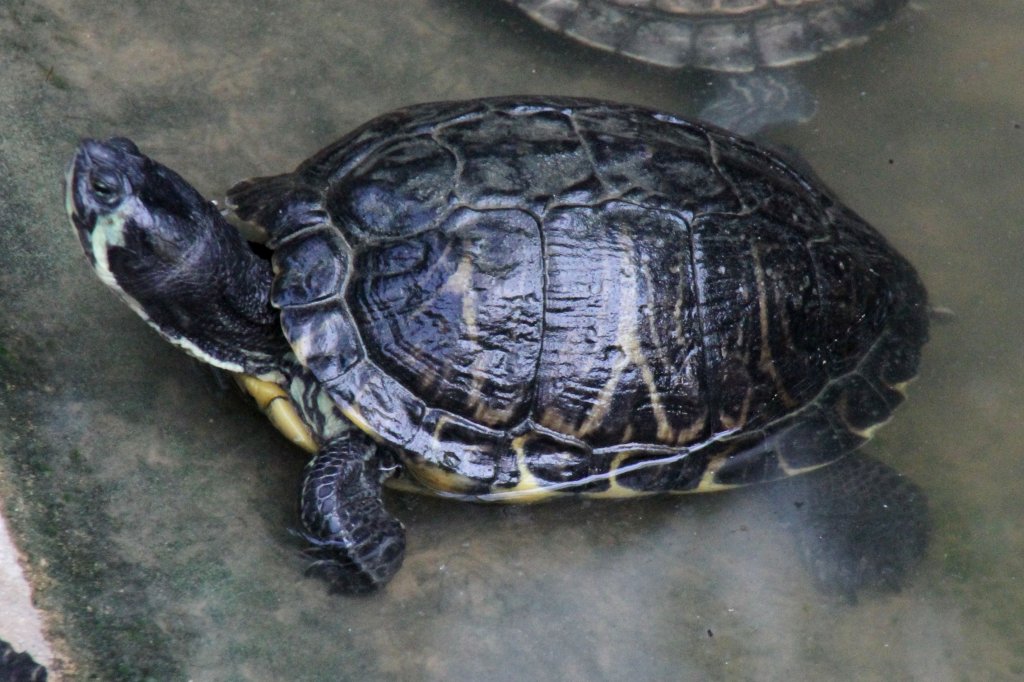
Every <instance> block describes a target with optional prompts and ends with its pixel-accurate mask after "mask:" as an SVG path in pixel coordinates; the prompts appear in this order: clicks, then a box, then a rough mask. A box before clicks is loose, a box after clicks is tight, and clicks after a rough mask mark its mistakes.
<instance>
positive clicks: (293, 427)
mask: <svg viewBox="0 0 1024 682" xmlns="http://www.w3.org/2000/svg"><path fill="white" fill-rule="evenodd" d="M234 377H235V381H236V382H237V383H238V385H239V386H241V387H242V390H244V391H245V392H246V393H248V394H249V395H251V396H252V397H253V399H254V400H255V401H256V404H257V405H258V406H259V408H260V410H261V411H262V412H263V414H265V415H266V416H267V419H269V420H270V423H271V424H273V425H274V427H275V428H276V429H277V430H278V431H280V432H281V433H282V434H283V435H284V436H285V438H287V439H288V440H290V441H291V442H293V443H295V444H296V445H298V446H299V447H300V448H302V449H303V450H306V451H307V452H316V451H317V450H318V449H319V447H318V446H317V443H316V440H314V438H313V434H312V432H311V431H310V430H309V427H308V426H307V425H306V422H305V420H303V419H302V416H301V415H300V414H299V412H298V410H296V409H295V405H294V404H293V403H292V401H291V398H290V397H289V395H288V393H287V392H285V390H284V389H283V388H281V387H280V386H278V385H277V384H275V383H272V382H270V381H264V380H262V379H257V378H256V377H253V376H249V375H248V374H237V373H236V374H235V375H234Z"/></svg>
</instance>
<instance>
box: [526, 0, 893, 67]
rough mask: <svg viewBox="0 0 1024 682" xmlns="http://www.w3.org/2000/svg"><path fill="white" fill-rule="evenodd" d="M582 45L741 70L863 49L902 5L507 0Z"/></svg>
mask: <svg viewBox="0 0 1024 682" xmlns="http://www.w3.org/2000/svg"><path fill="white" fill-rule="evenodd" d="M506 1H507V2H509V3H511V4H512V5H515V6H516V7H518V8H519V9H521V10H522V11H523V12H525V13H526V14H527V15H529V16H530V17H531V18H533V19H534V20H535V21H537V22H539V23H540V24H542V25H544V26H546V27H547V28H549V29H552V30H554V31H558V32H560V33H564V34H566V35H568V36H570V37H572V38H574V39H576V40H578V41H580V42H582V43H585V44H587V45H590V46H592V47H597V48H600V49H603V50H609V51H612V52H618V53H620V54H623V55H625V56H627V57H632V58H634V59H638V60H640V61H644V62H650V63H652V64H658V65H661V66H669V67H682V66H689V67H695V68H699V69H708V70H712V71H730V72H743V71H751V70H753V69H756V68H758V67H762V66H768V67H776V66H789V65H791V64H796V63H799V62H804V61H808V60H810V59H814V58H815V57H817V56H818V55H820V54H822V53H823V52H828V51H830V50H836V49H839V48H843V47H846V46H848V45H854V44H857V43H861V42H863V41H864V40H866V39H867V36H868V35H869V34H870V33H871V31H872V30H874V29H876V28H878V27H879V26H881V25H882V24H883V23H884V22H885V21H887V20H888V19H890V18H891V17H892V16H893V15H894V14H895V13H896V12H897V11H898V10H899V9H901V8H902V7H903V6H904V5H906V4H907V2H906V0H506Z"/></svg>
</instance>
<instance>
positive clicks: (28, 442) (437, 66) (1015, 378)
mask: <svg viewBox="0 0 1024 682" xmlns="http://www.w3.org/2000/svg"><path fill="white" fill-rule="evenodd" d="M98 4H100V3H93V2H87V1H85V0H72V1H68V0H60V1H58V0H40V1H28V0H9V1H8V2H6V3H5V4H3V5H2V6H0V66H2V68H0V293H2V295H3V307H2V309H0V373H2V374H0V380H2V381H3V389H2V392H0V420H2V421H0V423H2V424H3V427H2V431H0V495H2V498H3V504H4V508H5V511H6V513H7V515H8V520H9V522H10V525H11V529H12V532H14V533H15V535H16V536H17V538H18V540H19V544H20V545H21V547H22V549H23V550H24V552H25V553H26V554H27V555H28V556H29V558H30V574H31V577H32V579H33V583H34V586H35V589H36V599H37V602H38V603H39V605H40V606H41V607H42V608H43V609H44V611H45V613H46V617H47V628H48V633H49V635H50V637H51V639H52V640H53V641H54V643H55V645H56V647H57V650H58V652H59V659H60V660H59V662H58V666H57V667H58V668H62V669H63V670H64V671H65V672H66V673H68V675H69V677H76V676H81V677H85V676H87V675H88V674H90V673H91V674H95V675H97V676H98V678H99V679H140V678H143V677H147V676H149V677H152V678H155V679H186V678H192V679H230V680H234V679H238V680H262V679H275V678H276V679H282V678H292V679H318V678H330V679H464V678H471V677H483V676H487V677H489V678H492V679H530V678H546V677H548V678H563V679H565V678H568V679H584V678H586V679H615V678H621V677H625V676H627V675H628V676H630V677H631V678H635V679H658V678H661V679H665V678H674V679H691V678H692V679H783V678H789V679H792V678H797V679H801V678H804V679H806V678H811V677H812V676H813V677H820V678H844V677H845V678H850V677H853V676H856V677H858V678H859V679H879V680H882V679H928V680H942V679H952V680H955V679H972V680H977V679H993V680H995V679H1010V678H1016V677H1020V676H1022V675H1024V653H1022V649H1021V646H1020V643H1021V641H1024V626H1022V625H1021V622H1020V614H1021V613H1022V612H1024V532H1022V531H1021V527H1020V519H1021V518H1022V515H1024V502H1022V500H1024V456H1022V455H1024V445H1022V444H1024V426H1022V420H1021V419H1020V414H1021V408H1020V405H1021V403H1022V399H1024V395H1022V394H1024V352H1022V350H1021V347H1020V336H1021V331H1022V330H1024V305H1022V304H1021V295H1020V292H1021V291H1022V290H1024V255H1022V254H1024V226H1022V224H1021V222H1022V216H1024V191H1022V190H1024V130H1022V126H1024V89H1022V88H1021V86H1020V74H1021V73H1022V72H1024V42H1022V41H1021V39H1020V36H1021V35H1024V11H1022V9H1021V6H1020V3H1019V2H1017V0H1002V1H1001V2H990V3H961V2H954V1H953V0H932V1H930V2H922V3H920V5H919V6H917V7H915V8H914V9H912V10H911V11H909V12H907V13H906V14H905V16H904V17H903V18H902V19H901V20H900V21H898V22H897V23H896V24H895V25H894V26H891V27H890V28H889V29H888V30H886V31H884V32H883V33H881V34H879V35H877V36H875V37H874V38H873V39H872V40H871V41H870V42H869V43H868V44H867V45H865V46H863V47H860V48H855V49H851V50H847V51H844V52H841V53H836V54H834V55H830V56H828V57H826V58H824V59H821V60H818V61H816V62H813V63H811V64H808V65H805V66H803V67H799V68H798V69H797V75H798V77H799V79H800V80H801V81H802V82H803V83H804V85H805V86H806V87H807V88H809V89H810V91H811V92H812V93H813V94H814V95H815V96H816V97H817V98H818V101H819V107H818V113H817V116H816V117H815V118H814V119H813V120H812V121H811V122H809V123H807V124H801V125H792V126H788V127H782V128H778V129H775V130H771V131H768V132H766V133H765V138H766V139H768V140H770V141H772V142H775V143H778V144H783V145H786V146H789V147H792V148H794V149H797V150H799V151H800V153H801V154H802V155H803V156H804V157H806V158H807V159H808V160H809V162H810V163H811V164H812V165H813V166H814V168H815V169H816V171H817V173H818V175H819V176H821V177H822V178H823V179H824V180H825V181H826V182H827V183H828V184H829V185H830V186H832V187H833V189H835V190H836V192H837V193H838V194H839V195H840V196H841V197H843V198H844V199H845V200H846V201H847V202H848V203H849V204H850V205H851V206H852V207H853V208H854V209H856V210H857V211H858V212H860V213H861V214H862V215H863V216H864V217H866V218H867V219H868V220H869V221H870V222H872V223H873V224H875V225H876V226H877V227H878V228H879V229H880V230H881V231H882V232H883V233H884V234H885V235H886V237H887V238H889V239H890V240H891V241H892V242H893V243H894V244H895V245H896V246H897V247H898V248H899V249H900V250H901V251H902V252H903V253H904V254H905V255H906V256H907V257H908V258H909V259H910V260H911V261H912V262H914V264H915V265H916V266H917V268H918V269H919V272H920V273H921V275H922V278H923V279H924V281H925V282H926V284H927V286H928V288H929V290H930V293H931V297H932V299H933V302H934V303H935V304H936V305H940V306H944V307H947V308H949V309H951V310H953V311H954V312H955V318H954V319H953V321H952V322H950V323H948V324H944V325H935V326H934V327H933V331H932V341H931V343H930V344H929V345H928V346H927V348H926V351H925V358H924V363H923V367H922V371H921V376H920V378H919V380H918V381H917V382H915V383H914V385H913V386H912V388H911V399H910V400H909V401H908V402H907V404H906V405H905V406H904V407H903V408H902V409H901V410H900V412H899V413H898V415H897V418H896V419H894V420H893V422H892V424H890V425H889V426H887V427H886V428H885V429H883V430H882V431H881V432H880V433H879V435H878V436H876V438H875V440H874V441H873V442H872V443H871V444H869V445H868V446H867V447H868V449H869V451H870V452H871V453H872V454H874V455H876V456H878V457H879V458H881V459H884V460H885V461H887V462H889V463H890V464H892V465H893V466H895V467H897V468H898V469H899V470H901V471H902V472H904V473H906V474H907V475H908V476H910V477H911V478H912V479H913V480H914V481H916V482H917V483H918V484H919V485H920V486H921V487H922V488H923V489H924V490H925V491H926V493H927V495H928V497H929V499H930V502H931V509H932V515H933V521H934V524H935V528H934V532H933V534H932V541H931V546H930V550H929V553H928V556H927V558H926V559H925V561H924V562H923V564H922V565H921V567H920V568H919V569H918V570H917V571H916V572H915V573H914V575H913V576H912V578H911V580H910V581H909V582H908V584H907V585H905V586H904V588H903V589H902V591H900V592H899V593H896V594H892V595H887V594H869V595H864V596H863V597H862V598H861V599H860V600H859V601H858V602H857V603H856V604H850V603H847V602H846V601H843V600H839V599H836V598H834V597H830V596H828V595H824V594H822V593H821V592H819V591H817V590H816V588H815V587H814V585H813V583H812V581H810V580H809V579H808V576H807V575H806V573H805V572H804V571H803V569H802V568H801V566H800V565H799V562H797V561H796V560H794V559H793V557H792V554H793V545H792V541H791V539H790V536H789V535H788V533H786V532H785V529H784V528H782V524H780V523H779V522H778V520H777V519H774V518H772V516H771V515H770V514H768V515H766V514H764V512H763V507H761V506H758V504H757V502H756V500H755V497H754V496H750V495H743V494H723V495H717V496H700V497H688V498H671V499H648V500H642V501H639V502H628V503H622V504H597V503H587V502H568V503H564V504H562V503H560V504H554V505H545V506H536V507H518V508H512V507H479V506H471V505H459V504H453V503H446V502H443V501H437V500H430V499H425V498H420V497H412V496H402V495H392V496H391V497H390V498H389V503H390V504H391V507H392V508H393V509H394V510H395V511H396V513H397V514H398V515H399V516H400V517H401V518H402V519H403V521H404V522H405V523H406V526H407V528H408V529H409V552H408V557H407V559H406V564H405V567H404V568H403V570H402V571H401V572H400V573H399V575H398V577H397V578H396V579H395V580H394V582H393V583H392V584H391V585H390V586H389V587H388V588H387V589H386V590H385V591H384V592H383V593H381V594H379V595H376V596H373V597H369V598H345V597H337V596H329V595H327V594H326V590H325V589H324V586H323V585H322V584H321V583H319V582H318V581H316V580H310V579H305V578H303V577H302V569H303V560H302V558H301V557H300V556H299V555H298V552H297V550H298V548H299V546H300V545H299V543H298V542H297V541H296V540H295V539H294V538H293V537H292V536H290V535H289V534H288V532H287V529H288V528H289V527H292V526H293V525H294V524H295V518H294V507H295V496H296V490H297V485H298V481H299V477H300V475H301V468H302V465H303V460H302V458H301V457H300V456H299V455H298V453H296V452H294V451H293V450H292V449H291V448H290V447H289V446H288V445H287V443H286V442H285V441H284V440H283V439H282V438H281V437H280V436H278V435H277V434H276V432H274V431H273V429H272V427H270V425H269V424H267V423H265V421H264V420H263V418H262V417H261V416H259V415H258V413H256V412H255V411H254V410H251V409H249V408H248V406H246V405H245V404H244V402H243V401H242V400H241V399H240V398H239V397H237V396H236V395H235V394H234V393H233V392H232V391H228V390H224V389H222V388H220V387H219V386H218V385H217V383H216V382H215V381H214V380H213V379H212V378H211V376H210V375H209V374H208V373H207V372H205V371H204V370H203V369H201V368H199V367H198V366H197V365H195V363H193V362H192V361H190V360H189V359H188V358H186V357H185V356H184V355H183V354H181V353H180V352H178V351H177V350H175V349H174V348H172V347H170V346H169V345H168V344H166V343H165V342H163V341H162V340H160V339H159V338H158V337H157V336H156V335H155V334H154V333H152V332H151V331H150V330H149V329H148V328H147V327H146V326H145V325H144V324H143V323H142V322H141V321H140V320H139V319H138V318H137V317H136V316H135V315H134V314H133V313H132V312H131V311H130V310H129V309H128V308H127V307H125V306H123V305H122V304H121V303H120V302H118V301H117V300H116V298H115V297H114V296H112V295H111V294H110V293H109V292H108V291H107V290H106V288H105V287H103V286H102V284H100V283H99V281H98V280H97V279H96V278H95V276H94V275H93V274H92V272H91V271H90V269H89V267H88V265H87V262H86V260H85V259H84V258H83V257H82V255H81V250H80V248H79V246H78V244H77V240H76V238H75V236H74V235H73V234H72V232H71V230H70V229H69V228H68V227H67V223H66V219H65V218H64V215H63V198H62V190H61V182H62V177H63V170H64V166H65V164H66V163H67V161H68V159H69V158H70V155H71V153H72V151H73V148H74V145H75V143H76V141H77V140H78V138H80V137H83V136H109V135H112V134H124V135H128V136H130V137H132V138H133V139H135V140H136V142H137V143H138V144H139V146H140V147H141V148H142V149H143V150H144V151H146V152H147V153H149V154H151V155H152V156H154V157H155V158H158V159H160V160H161V161H163V162H164V163H166V164H167V165H169V166H171V167H172V168H175V169H177V170H178V171H179V172H181V173H182V174H183V175H184V176H185V177H187V178H188V179H189V180H190V181H192V182H193V183H194V184H195V185H196V186H197V187H199V188H200V189H201V190H202V191H203V192H204V193H206V194H207V195H209V196H214V197H215V196H219V195H220V194H221V193H222V192H223V191H224V190H225V189H226V188H227V187H228V186H229V185H230V184H231V183H232V182H234V181H235V180H237V179H240V178H244V177H247V176H250V175H254V174H265V173H273V172H280V171H283V170H286V169H289V168H291V167H292V166H294V165H295V163H296V162H298V161H299V160H301V159H302V158H304V157H305V156H307V155H308V154H309V153H311V152H312V151H314V150H316V149H318V148H319V147H321V146H322V145H324V144H326V143H327V142H329V141H331V140H333V139H334V138H335V137H337V136H338V135H340V134H341V133H342V132H344V131H347V130H349V129H350V128H352V127H354V126H355V125H357V124H358V123H361V122H362V121H364V120H366V119H368V118H370V117H372V116H374V115H376V114H379V113H382V112H384V111H386V110H388V109H391V108H394V107H397V106H400V105H403V104H409V103H413V102H419V101H428V100H437V99H451V98H463V97H476V96H483V95H492V94H507V93H560V94H574V95H587V96H596V97H606V98H613V99H618V100H626V101H633V102H637V103H642V104H647V105H652V106H656V107H658V108H661V109H665V110H669V111H673V112H678V113H683V114H686V113H693V112H696V111H699V110H700V109H701V108H702V107H703V105H704V104H705V101H704V98H705V97H706V92H707V88H706V87H705V83H706V81H707V77H706V76H705V75H703V74H696V73H686V72H684V73H678V72H672V71H668V70H664V69H657V68H653V67H645V66H643V65H638V64H632V63H629V62H627V61H625V60H622V59H620V58H618V57H616V56H614V55H606V54H603V53H597V52H593V51H591V50H588V49H586V48H583V47H577V46H575V45H573V44H570V43H567V42H566V41H564V40H562V39H560V38H559V37H558V36H555V35H553V34H548V33H546V32H544V31H542V30H540V29H538V28H536V27H534V26H533V25H532V24H531V23H529V22H528V21H526V20H524V19H522V18H521V17H520V16H519V15H517V14H516V13H515V12H513V11H511V10H509V9H508V8H506V7H505V6H504V4H502V3H500V2H497V1H494V2H492V1H490V0H488V1H487V2H485V1H484V0H477V1H471V0H415V1H414V0H378V1H377V2H373V3H369V2H358V1H357V0H348V1H341V0H336V1H334V2H331V3H318V2H306V3H293V2H283V1H282V2H261V3H255V4H258V5H259V7H258V9H253V8H251V7H250V4H253V3H232V2H221V3H216V4H212V3H203V5H212V7H209V8H200V4H195V3H180V4H176V5H174V6H173V7H172V6H170V4H169V3H147V2H135V3H129V4H126V6H127V9H124V8H119V9H117V10H114V9H97V8H96V5H98ZM0 635H2V633H0Z"/></svg>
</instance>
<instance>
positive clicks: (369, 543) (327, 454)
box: [301, 431, 405, 594]
mask: <svg viewBox="0 0 1024 682" xmlns="http://www.w3.org/2000/svg"><path fill="white" fill-rule="evenodd" d="M376 449H377V446H376V445H375V444H374V443H373V442H372V441H371V440H370V439H369V438H368V437H366V436H365V435H363V434H362V433H358V432H355V431H353V432H350V433H348V434H346V435H345V436H343V437H341V438H338V439H336V440H333V441H331V442H330V443H328V444H327V445H326V446H324V447H323V448H322V449H321V450H320V452H318V453H317V455H316V456H315V457H314V458H313V459H312V461H310V463H309V464H308V465H307V466H306V473H305V479H304V481H303V484H302V499H301V516H302V524H303V526H304V527H305V532H304V533H303V534H302V536H303V537H304V538H305V539H306V540H307V541H308V542H309V543H310V547H309V548H307V549H306V551H305V554H306V555H307V556H309V557H310V558H312V559H313V560H314V561H313V563H312V564H311V565H310V567H309V571H308V572H309V573H311V574H316V575H319V576H321V577H323V578H325V579H326V580H327V581H328V582H329V583H330V584H331V588H332V590H335V591H338V592H345V593H350V594H359V593H367V592H373V591H374V590H376V589H378V588H380V587H382V586H384V585H385V584H386V583H387V582H388V581H389V580H390V579H391V578H392V576H394V574H395V573H396V572H397V571H398V569H399V568H400V567H401V565H402V559H403V558H404V556H405V530H404V529H403V527H402V524H401V523H399V521H398V520H397V519H395V518H394V517H393V516H391V514H389V513H388V512H387V510H385V509H384V503H383V502H382V501H381V474H380V466H379V462H378V458H377V454H376Z"/></svg>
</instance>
